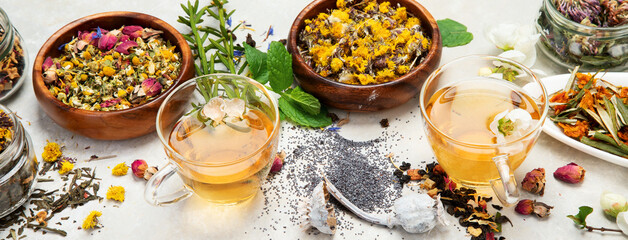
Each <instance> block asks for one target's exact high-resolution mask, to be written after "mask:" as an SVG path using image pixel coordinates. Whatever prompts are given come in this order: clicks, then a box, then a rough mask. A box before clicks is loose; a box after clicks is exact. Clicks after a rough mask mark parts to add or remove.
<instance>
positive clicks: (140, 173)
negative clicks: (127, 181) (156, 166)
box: [131, 159, 148, 178]
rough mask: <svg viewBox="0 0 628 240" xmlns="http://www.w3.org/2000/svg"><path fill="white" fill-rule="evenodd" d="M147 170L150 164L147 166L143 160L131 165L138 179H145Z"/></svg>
mask: <svg viewBox="0 0 628 240" xmlns="http://www.w3.org/2000/svg"><path fill="white" fill-rule="evenodd" d="M147 168H148V164H146V161H144V160H142V159H137V160H135V161H133V163H132V164H131V170H133V175H135V176H136V177H138V178H144V172H146V169H147Z"/></svg>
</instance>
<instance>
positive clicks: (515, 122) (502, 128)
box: [489, 108, 532, 143]
mask: <svg viewBox="0 0 628 240" xmlns="http://www.w3.org/2000/svg"><path fill="white" fill-rule="evenodd" d="M530 127H532V116H531V115H530V113H528V112H527V111H526V110H523V109H521V108H517V109H512V110H504V111H503V112H501V113H498V114H497V115H496V116H495V118H494V119H493V121H492V122H491V124H490V125H489V129H490V130H491V132H493V134H495V137H497V141H496V142H497V143H505V142H508V141H509V140H514V139H518V138H520V137H522V136H523V135H525V134H526V133H527V132H528V130H529V129H530Z"/></svg>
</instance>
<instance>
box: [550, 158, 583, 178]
mask: <svg viewBox="0 0 628 240" xmlns="http://www.w3.org/2000/svg"><path fill="white" fill-rule="evenodd" d="M585 172H586V171H585V170H584V168H582V167H581V166H578V164H575V163H573V162H572V163H569V164H567V165H565V166H563V167H560V168H558V169H556V171H555V172H554V177H555V178H556V179H558V180H561V181H563V182H566V183H579V182H582V180H584V173H585Z"/></svg>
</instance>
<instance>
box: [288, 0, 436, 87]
mask: <svg viewBox="0 0 628 240" xmlns="http://www.w3.org/2000/svg"><path fill="white" fill-rule="evenodd" d="M336 6H337V9H333V10H330V11H329V13H320V14H318V16H317V17H316V18H312V19H306V20H305V27H304V29H303V30H302V31H301V33H300V34H299V41H300V43H299V48H300V52H301V55H302V56H303V58H304V59H305V61H306V63H307V64H308V65H310V66H311V67H312V68H313V69H314V70H315V71H316V72H317V73H318V74H320V75H321V76H323V77H327V78H330V79H333V80H335V81H338V82H342V83H348V84H362V85H367V84H378V83H384V82H389V81H392V80H394V79H397V78H399V77H400V76H402V75H404V74H406V73H408V72H409V71H410V70H411V69H412V67H414V66H416V65H418V64H419V63H421V61H422V60H423V59H424V56H425V55H426V54H427V52H428V50H429V49H430V47H431V42H432V41H431V39H429V38H428V37H426V36H425V35H424V33H423V28H422V27H421V22H420V20H419V19H418V18H416V17H414V16H412V14H411V13H408V12H407V11H406V8H405V7H401V6H391V3H390V2H382V3H377V1H375V0H363V1H358V0H347V1H344V0H339V1H337V2H336Z"/></svg>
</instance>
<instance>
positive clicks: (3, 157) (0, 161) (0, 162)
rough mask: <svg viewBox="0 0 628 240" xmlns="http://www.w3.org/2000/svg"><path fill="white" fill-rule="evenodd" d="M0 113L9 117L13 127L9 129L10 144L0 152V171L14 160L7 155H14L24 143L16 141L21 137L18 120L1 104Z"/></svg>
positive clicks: (2, 179) (0, 179)
mask: <svg viewBox="0 0 628 240" xmlns="http://www.w3.org/2000/svg"><path fill="white" fill-rule="evenodd" d="M0 111H2V112H4V113H5V114H6V115H7V116H9V118H10V119H11V121H12V122H13V126H12V127H11V134H12V139H11V142H10V143H9V145H8V146H6V147H5V148H4V149H3V150H2V152H0V169H1V168H3V167H6V164H9V163H10V162H12V160H14V158H13V156H11V155H9V154H15V153H16V148H20V147H23V144H24V143H23V140H22V139H18V138H21V136H22V128H21V127H19V126H18V124H21V123H20V122H18V119H17V117H16V115H15V113H13V111H11V109H9V108H8V107H7V106H5V105H3V104H0ZM20 150H21V149H20ZM11 168H15V166H13V167H11ZM7 175H9V174H7ZM4 180H6V179H5V178H4V177H2V178H0V182H2V181H4Z"/></svg>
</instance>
